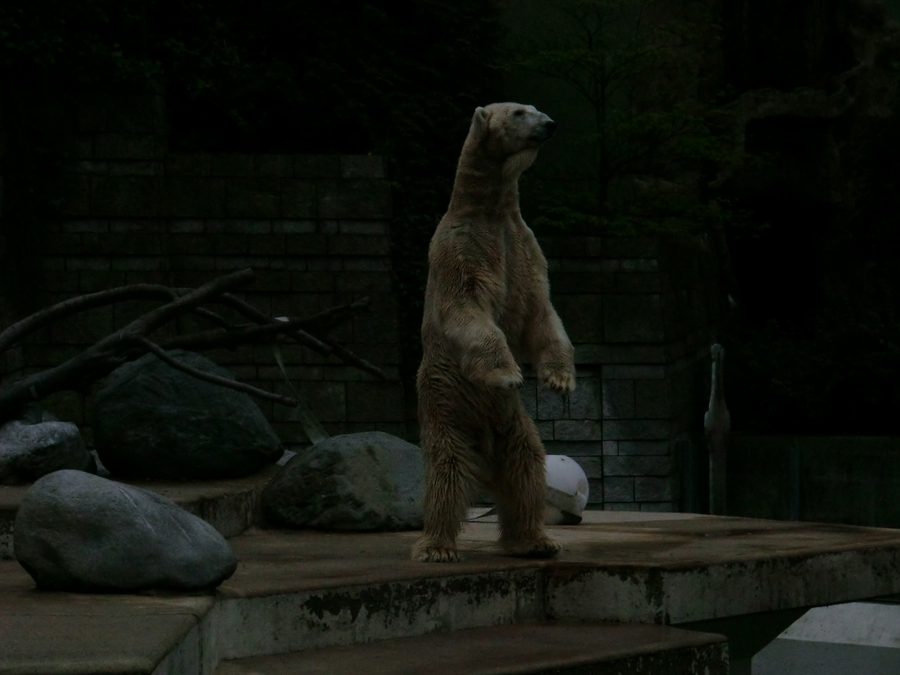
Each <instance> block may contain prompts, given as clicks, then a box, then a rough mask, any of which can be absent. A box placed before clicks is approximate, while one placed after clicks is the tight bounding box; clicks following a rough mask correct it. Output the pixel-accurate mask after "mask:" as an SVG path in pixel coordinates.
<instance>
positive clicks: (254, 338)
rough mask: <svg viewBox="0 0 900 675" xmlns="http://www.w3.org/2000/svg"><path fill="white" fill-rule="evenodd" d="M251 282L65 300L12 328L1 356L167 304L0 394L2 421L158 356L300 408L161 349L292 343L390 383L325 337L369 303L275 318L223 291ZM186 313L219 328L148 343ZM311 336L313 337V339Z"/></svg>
mask: <svg viewBox="0 0 900 675" xmlns="http://www.w3.org/2000/svg"><path fill="white" fill-rule="evenodd" d="M252 278H253V272H252V270H242V271H239V272H234V273H232V274H229V275H227V276H223V277H219V278H217V279H213V280H212V281H210V282H209V283H207V284H204V285H203V286H201V287H199V288H197V289H183V288H168V287H165V286H159V285H154V284H137V285H133V286H123V287H121V288H115V289H110V290H108V291H101V292H99V293H91V294H89V295H86V296H81V297H78V298H72V299H70V300H66V301H64V302H61V303H58V304H56V305H53V306H52V307H48V308H46V309H44V310H41V311H39V312H37V313H35V314H33V315H31V316H29V317H26V318H25V319H23V320H22V321H19V322H17V323H16V324H14V325H12V326H10V327H9V328H7V329H6V330H5V331H3V332H2V333H0V352H2V351H3V350H5V349H8V348H9V347H11V346H12V345H14V344H15V343H16V342H18V341H19V340H21V339H22V338H23V337H25V336H26V335H28V334H30V333H33V332H34V331H36V330H38V329H39V328H42V327H44V326H47V325H49V324H51V323H53V322H54V321H57V320H60V319H63V318H67V317H69V316H72V315H74V314H77V313H78V312H81V311H85V310H88V309H95V308H97V307H102V306H104V305H108V304H112V303H115V302H119V301H123V300H132V299H143V298H162V299H165V300H168V301H169V302H167V303H166V304H164V305H162V306H161V307H157V308H155V309H153V310H151V311H149V312H147V313H145V314H144V315H142V316H141V317H139V318H137V319H135V320H134V321H132V322H131V323H129V324H128V325H127V326H125V327H123V328H121V329H119V330H116V331H115V332H114V333H112V334H110V335H108V336H106V337H105V338H103V339H101V340H99V341H98V342H97V343H95V344H94V345H92V346H90V347H88V348H87V349H85V350H84V351H83V352H81V353H80V354H78V355H77V356H74V357H72V358H71V359H69V360H68V361H65V362H64V363H62V364H59V365H58V366H55V367H53V368H49V369H47V370H44V371H41V372H38V373H34V374H32V375H29V376H28V377H25V378H23V379H22V380H19V381H17V382H13V383H11V384H9V385H7V386H5V387H3V388H0V420H2V419H4V418H8V417H10V416H12V415H14V414H16V413H17V412H18V411H19V410H20V409H21V408H22V407H23V406H24V405H25V404H26V403H28V402H29V401H32V400H38V399H41V398H43V397H44V396H47V395H49V394H52V393H55V392H57V391H62V390H66V389H76V390H77V389H84V388H85V387H86V386H87V385H90V384H91V383H92V382H94V381H95V380H97V379H99V378H101V377H104V376H106V375H107V374H109V373H110V372H112V371H113V370H115V369H116V368H117V367H119V366H120V365H122V364H123V363H127V362H128V361H133V360H134V359H137V358H139V357H141V356H143V355H144V354H146V353H148V352H150V353H154V354H156V355H157V356H158V357H159V358H160V359H162V360H163V361H166V362H167V363H169V364H170V365H172V367H175V368H179V369H181V370H184V371H185V372H188V373H190V374H191V375H193V376H195V377H198V378H200V379H206V380H207V381H211V382H213V381H215V383H216V384H220V385H222V386H226V387H231V388H237V389H238V390H239V391H244V392H246V393H248V394H252V395H254V396H260V397H262V398H266V399H268V400H272V401H276V402H278V403H282V404H285V405H290V406H297V404H298V402H297V401H296V400H295V399H293V398H289V397H286V396H281V395H278V394H273V393H271V392H267V391H264V390H261V389H257V388H256V387H252V386H250V385H245V384H243V383H238V382H235V381H233V380H230V379H227V378H224V379H223V378H218V377H217V376H212V375H210V374H209V373H202V371H197V372H193V371H194V370H196V369H192V368H191V367H190V366H186V365H185V364H182V363H178V362H177V361H176V360H174V359H172V357H171V356H169V355H168V354H167V353H166V350H168V349H174V348H184V349H192V350H195V351H201V350H204V349H211V348H214V347H233V346H236V345H240V344H247V343H256V342H270V343H274V342H275V341H277V340H279V339H291V340H294V341H295V342H298V343H300V344H303V345H305V346H308V347H310V348H311V349H314V350H316V351H317V352H319V353H321V354H324V355H329V356H330V355H334V356H336V357H337V358H338V359H339V360H341V361H342V362H344V363H346V364H348V365H351V366H354V367H357V368H360V369H361V370H365V371H366V372H369V373H372V374H374V375H377V376H378V377H382V378H386V377H387V376H386V375H385V373H384V372H383V371H382V370H381V369H380V368H378V367H377V366H375V365H374V364H371V363H369V362H368V361H366V360H365V359H361V358H360V357H358V356H356V355H355V354H353V353H352V352H350V351H349V350H347V349H346V348H344V347H343V346H341V345H339V344H338V343H336V342H334V341H333V340H330V339H329V338H327V337H325V336H324V335H323V334H324V333H325V332H327V331H328V330H330V329H331V328H333V327H334V326H336V325H338V324H340V323H341V322H342V321H346V320H347V319H349V318H350V317H352V316H355V315H357V314H359V313H360V312H362V311H363V310H365V309H367V307H368V299H367V298H364V299H362V300H358V301H356V302H353V303H350V304H347V305H342V306H339V307H333V308H330V309H327V310H325V311H323V312H319V313H317V314H314V315H312V316H309V317H303V318H290V319H288V320H282V319H281V318H279V319H276V318H273V317H270V316H268V315H266V314H265V313H263V312H261V311H259V310H258V309H256V308H255V307H253V306H252V305H251V304H249V303H247V302H246V301H244V300H241V299H239V298H237V297H235V296H234V295H232V294H231V293H229V292H228V291H230V290H231V289H233V288H235V287H237V286H239V285H242V284H245V283H247V282H248V281H250V280H251V279H252ZM204 303H216V304H220V305H223V306H225V307H228V308H230V309H231V310H233V311H235V312H237V313H238V314H240V315H242V316H243V317H245V318H249V319H250V320H251V321H254V322H256V323H254V324H241V325H231V324H230V323H229V322H228V320H227V319H226V318H225V317H223V316H221V315H219V314H217V313H214V312H212V311H210V310H209V309H206V308H205V307H202V306H201V305H203V304H204ZM187 313H194V314H198V315H200V316H203V317H205V318H206V319H208V320H210V321H212V322H214V323H215V324H217V325H218V328H215V329H211V330H204V331H196V332H193V333H186V334H182V335H177V336H174V337H169V338H167V339H165V340H163V341H154V340H152V339H150V335H151V334H152V333H153V332H154V331H155V330H157V329H159V328H161V327H162V326H164V325H166V324H167V323H169V322H171V321H173V320H175V319H177V318H178V317H180V316H183V315H185V314H187ZM313 333H318V335H316V334H313Z"/></svg>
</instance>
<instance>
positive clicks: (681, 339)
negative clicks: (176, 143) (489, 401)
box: [0, 92, 716, 510]
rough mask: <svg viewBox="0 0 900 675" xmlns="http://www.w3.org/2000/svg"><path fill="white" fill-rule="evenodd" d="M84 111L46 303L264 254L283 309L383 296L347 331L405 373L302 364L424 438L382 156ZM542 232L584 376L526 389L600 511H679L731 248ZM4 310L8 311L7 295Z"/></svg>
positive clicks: (117, 317) (112, 102) (263, 303)
mask: <svg viewBox="0 0 900 675" xmlns="http://www.w3.org/2000/svg"><path fill="white" fill-rule="evenodd" d="M72 118H73V119H74V120H75V122H74V124H75V130H74V131H73V133H72V139H71V143H70V147H69V148H68V151H69V156H70V158H71V161H70V162H69V163H68V164H67V166H66V168H65V171H64V172H63V173H62V175H61V176H59V178H58V181H57V184H55V186H54V189H53V192H54V195H55V198H54V200H53V201H54V203H55V205H56V208H57V215H56V216H55V217H54V218H53V219H52V220H51V221H50V222H49V224H48V225H47V230H48V231H47V233H46V237H45V242H46V244H45V247H46V250H45V251H44V255H43V278H44V285H45V286H46V291H47V293H46V302H48V303H51V302H56V301H59V300H62V299H65V298H67V297H71V296H73V295H76V294H81V293H88V292H92V291H97V290H102V289H106V288H110V287H113V286H118V285H123V284H129V283H138V282H155V283H164V284H169V285H174V286H197V285H200V284H202V283H204V282H206V281H208V280H210V279H212V278H213V277H215V276H218V275H221V274H224V273H227V272H229V271H233V270H236V269H242V268H246V267H251V268H253V269H254V270H255V271H256V273H257V277H256V281H255V283H254V284H253V286H251V287H249V288H248V289H247V290H246V292H245V293H243V295H244V296H245V297H246V298H247V299H248V300H250V301H252V302H253V303H254V304H256V305H257V306H258V307H259V308H260V309H262V310H263V311H266V312H269V313H271V314H273V315H276V316H278V315H286V314H290V315H304V314H307V313H312V312H316V311H318V310H320V309H324V308H326V307H329V306H333V305H336V304H341V303H344V302H349V301H352V300H355V299H356V298H358V297H360V296H362V295H368V296H370V297H371V298H372V312H371V313H369V314H365V315H362V316H360V317H357V318H355V319H354V320H353V321H352V322H350V323H349V324H348V325H346V326H345V327H343V328H341V329H340V330H339V331H337V332H336V333H334V337H337V338H338V339H340V340H341V341H343V342H344V343H346V344H347V346H348V347H349V348H350V349H352V350H353V351H354V352H356V353H357V354H359V355H360V356H362V357H364V358H367V359H369V360H370V361H372V362H374V363H375V364H377V365H379V366H380V367H382V368H383V369H384V370H385V371H386V372H387V373H388V375H389V378H390V379H389V380H388V381H386V382H385V381H377V380H376V379H375V378H373V377H371V376H369V375H367V374H364V373H361V372H360V371H358V370H355V369H352V368H349V367H347V366H344V365H342V364H340V363H338V362H336V361H334V360H325V359H322V358H321V357H320V356H319V355H318V354H316V353H314V352H311V351H310V350H308V349H306V348H302V347H298V346H287V347H284V348H283V350H282V351H283V354H284V357H285V361H286V364H287V369H288V373H289V375H290V377H291V379H292V380H293V381H294V382H295V384H297V385H298V386H299V388H300V390H301V392H302V393H303V394H304V395H305V396H306V399H307V402H308V403H309V405H310V407H311V408H312V409H313V411H314V412H315V414H316V415H317V416H318V418H319V419H320V420H321V421H322V422H323V424H324V426H325V427H326V429H328V431H329V432H331V433H343V432H350V431H360V430H369V429H381V430H385V431H388V432H391V433H396V434H398V435H401V436H406V437H412V438H414V437H415V424H414V421H410V420H408V419H407V417H408V414H407V411H413V414H414V410H415V408H414V405H409V404H410V403H412V402H413V401H414V394H413V392H412V391H409V392H404V387H403V383H402V382H401V380H400V376H399V361H400V354H399V328H398V307H397V296H396V293H395V292H394V289H393V287H392V275H391V268H390V240H389V235H388V226H389V219H390V215H391V203H390V190H389V186H388V182H387V180H386V179H385V175H384V166H383V163H382V161H381V159H380V158H378V157H371V156H341V157H339V156H305V155H301V156H292V155H246V154H219V155H211V154H196V155H185V154H173V153H169V152H167V149H166V136H165V125H164V111H163V106H162V102H161V99H160V97H159V95H158V94H157V93H154V92H150V93H149V94H143V95H135V96H133V97H126V98H122V97H111V98H99V97H88V98H83V99H82V100H80V101H79V103H78V105H77V112H76V113H73V115H72ZM541 244H542V246H543V247H544V251H545V253H546V255H547V257H548V260H549V263H550V280H551V285H552V295H553V301H554V303H555V305H556V307H557V309H558V311H559V313H560V315H561V316H562V318H563V321H564V323H565V325H566V328H567V330H568V332H569V335H570V336H571V338H572V341H573V342H574V343H575V346H576V362H577V367H578V375H579V385H578V389H577V390H576V392H575V393H574V394H573V395H572V396H571V397H569V399H568V400H561V399H559V398H558V397H556V396H554V395H552V394H550V393H548V392H545V391H542V390H539V389H538V388H537V387H536V383H535V380H534V377H533V376H530V377H528V378H527V380H526V384H525V387H524V389H523V394H522V395H523V400H524V403H525V406H526V408H527V410H528V411H529V412H530V413H531V414H532V415H533V416H534V417H535V419H536V420H537V424H538V427H539V429H540V432H541V436H542V438H543V439H544V441H545V443H546V446H547V450H548V452H550V453H560V454H567V455H570V456H572V457H574V458H576V459H577V460H578V461H579V462H580V463H581V464H582V466H583V467H584V468H585V470H586V472H587V473H588V475H589V478H590V482H591V504H592V505H593V506H595V507H600V506H603V507H605V508H608V509H623V510H672V509H674V508H677V507H678V506H679V501H680V499H681V495H680V493H679V486H680V483H681V481H680V476H679V473H680V471H681V467H680V462H679V457H678V453H677V452H676V450H675V448H676V446H678V445H679V444H681V443H682V441H683V440H684V439H686V438H687V437H689V436H690V435H691V434H692V433H694V432H696V431H697V430H699V428H700V425H701V422H702V416H703V411H704V410H705V396H706V394H707V393H708V373H709V343H710V338H711V335H712V331H711V327H712V326H713V325H714V323H715V317H714V316H712V310H711V308H714V307H715V306H716V303H715V301H714V296H713V294H714V293H715V289H716V282H715V278H716V277H715V273H714V267H713V257H712V255H711V254H710V252H709V250H708V249H707V247H706V245H705V243H704V241H703V240H702V239H694V240H689V239H676V238H666V237H659V238H628V239H610V238H605V239H600V238H597V237H545V238H542V239H541ZM149 306H150V305H148V303H141V302H135V303H128V304H124V305H120V306H117V307H116V308H114V309H113V308H104V309H99V310H95V311H93V312H90V313H88V314H86V315H83V316H82V317H81V318H79V319H78V320H72V321H68V322H65V323H61V324H59V325H57V326H54V327H53V328H52V329H50V330H48V331H46V332H44V333H43V334H41V335H40V336H38V338H37V339H36V340H33V341H31V342H30V343H28V344H26V345H25V346H24V350H20V351H18V352H13V353H10V354H8V355H5V356H4V357H2V360H0V368H2V369H3V370H2V371H0V372H5V373H6V374H7V376H10V375H11V374H15V373H21V372H22V364H23V363H24V364H26V365H27V370H34V369H36V368H40V367H47V366H51V365H56V364H58V363H59V362H61V361H62V360H64V359H66V358H68V357H70V356H72V355H74V354H76V353H78V352H79V351H80V350H82V349H83V348H84V347H85V346H86V345H87V344H89V343H91V342H92V341H94V340H96V339H97V338H99V337H102V336H103V335H105V334H107V333H109V332H110V331H112V330H113V329H114V327H118V326H121V325H123V324H124V323H125V322H127V321H129V320H131V319H133V318H135V317H136V316H138V315H139V314H140V313H141V312H143V311H145V310H146V309H147V308H148V307H149ZM0 311H5V312H6V316H2V315H0V321H2V322H3V323H2V325H7V324H8V322H9V320H10V318H9V312H8V308H7V307H6V305H4V304H3V302H2V298H0ZM211 355H212V356H213V358H214V359H215V360H216V361H218V362H220V363H223V364H225V365H227V366H228V367H230V368H231V369H232V370H233V371H234V373H235V374H236V375H237V376H238V378H240V379H241V380H244V381H246V382H249V383H251V384H254V385H256V386H260V387H263V388H268V389H273V390H275V391H279V392H281V393H289V390H288V386H287V384H286V383H285V382H284V380H283V376H282V374H281V372H280V370H279V369H278V368H277V366H276V365H275V361H274V358H273V356H272V353H271V349H270V348H268V347H261V346H257V347H245V348H240V349H238V350H235V351H218V352H215V353H212V354H211ZM405 393H406V394H408V396H407V401H406V403H407V405H406V406H404V394H405ZM47 403H48V406H49V407H50V408H51V410H52V411H53V412H55V413H56V414H57V415H58V416H60V417H61V418H63V419H68V420H72V421H75V422H78V423H80V424H82V425H85V424H86V423H88V422H89V418H88V415H87V411H86V410H85V401H84V399H83V397H82V396H81V395H79V394H75V393H65V394H61V395H58V396H54V397H52V398H51V399H49V400H48V401H47ZM260 405H261V407H262V408H263V410H264V412H266V414H267V415H268V417H269V419H270V420H272V421H273V424H274V426H275V428H276V430H277V431H278V433H279V434H280V436H281V437H282V439H283V440H284V441H285V443H286V444H288V445H294V444H300V443H303V442H305V440H306V439H305V435H304V434H303V431H302V429H301V426H300V424H299V423H298V422H296V421H294V420H292V419H291V418H290V411H289V410H288V409H286V408H283V407H276V406H274V405H273V404H271V403H266V402H262V403H260Z"/></svg>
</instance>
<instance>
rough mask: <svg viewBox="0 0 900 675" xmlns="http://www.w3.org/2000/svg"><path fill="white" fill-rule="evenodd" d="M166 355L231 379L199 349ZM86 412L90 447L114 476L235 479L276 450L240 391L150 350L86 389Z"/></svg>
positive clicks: (272, 457)
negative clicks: (196, 374) (183, 369)
mask: <svg viewBox="0 0 900 675" xmlns="http://www.w3.org/2000/svg"><path fill="white" fill-rule="evenodd" d="M170 353H171V355H172V356H173V357H174V358H176V359H178V360H179V361H181V362H182V363H185V364H187V365H189V366H193V367H194V368H198V369H200V370H203V371H206V372H208V373H212V374H214V375H219V376H221V377H227V378H230V379H234V376H233V375H232V374H231V373H229V372H228V371H227V370H225V369H224V368H221V367H220V366H217V365H216V364H215V363H213V362H212V361H210V360H209V359H207V358H205V357H203V356H200V355H199V354H194V353H192V352H186V351H182V350H172V352H170ZM92 413H93V431H94V442H95V444H96V446H97V453H98V454H99V456H100V459H101V460H102V462H103V464H104V465H105V466H106V468H107V469H109V471H110V472H111V473H112V475H114V476H129V477H136V478H169V479H176V480H179V479H180V480H187V479H200V480H204V479H213V478H239V477H242V476H247V475H250V474H252V473H255V472H257V471H259V470H260V469H261V468H262V467H263V466H265V465H266V464H269V463H271V462H274V461H275V460H277V459H278V458H279V457H280V456H281V454H282V448H281V442H280V441H279V439H278V436H276V435H275V432H274V431H273V430H272V427H271V425H270V424H269V423H268V421H267V420H266V418H265V417H264V416H263V414H262V411H260V409H259V407H258V406H257V405H256V403H254V402H253V401H252V400H251V399H250V397H249V396H248V395H247V394H243V393H241V392H237V391H234V390H233V389H226V388H225V387H220V386H217V385H215V384H211V383H209V382H204V381H202V380H198V379H197V378H195V377H191V376H190V375H188V374H187V373H183V372H181V371H179V370H175V369H174V368H172V367H171V366H169V365H167V364H165V363H163V362H162V361H160V360H159V359H158V358H156V356H154V355H153V354H147V355H145V356H143V357H141V358H140V359H138V360H137V361H132V362H131V363H126V364H125V365H123V366H120V367H119V368H118V369H116V370H115V371H114V372H113V373H112V374H111V375H110V376H109V377H108V378H107V379H106V380H105V381H104V383H103V386H102V388H101V389H100V390H99V391H98V392H97V393H96V394H95V395H94V397H93V399H92Z"/></svg>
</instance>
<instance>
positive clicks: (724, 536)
mask: <svg viewBox="0 0 900 675" xmlns="http://www.w3.org/2000/svg"><path fill="white" fill-rule="evenodd" d="M551 532H552V536H554V537H555V538H556V539H557V540H558V541H559V542H560V543H561V544H562V546H563V553H562V555H561V557H560V559H559V560H554V561H533V560H521V559H515V558H509V557H505V556H503V555H501V553H500V550H499V548H498V546H497V543H496V537H497V531H496V524H492V523H483V522H478V523H470V524H468V525H467V526H466V529H465V531H464V533H463V535H462V537H461V539H460V549H461V552H462V553H463V555H464V557H465V560H464V561H463V562H461V563H458V564H446V565H440V564H423V563H417V562H413V561H411V560H409V551H410V547H411V546H412V544H413V542H414V541H415V539H416V537H417V536H418V533H416V532H397V533H329V532H315V531H284V530H259V529H255V528H251V529H249V530H248V531H246V532H244V533H243V534H241V535H238V536H236V537H234V538H233V539H232V540H231V545H232V548H233V549H234V551H235V553H236V554H237V557H238V560H239V561H240V562H239V565H238V569H237V571H236V572H235V574H234V575H233V576H232V577H231V578H230V579H228V580H227V581H225V582H224V583H223V584H222V585H221V586H220V587H219V588H218V589H217V591H216V593H215V595H207V596H195V597H184V596H176V595H162V594H160V595H153V596H125V595H86V594H85V595H82V594H77V595H76V594H67V593H51V592H36V591H34V590H33V588H34V584H33V582H32V580H31V578H30V577H28V575H27V574H26V573H25V571H24V570H23V569H22V568H21V567H20V566H19V565H18V563H16V562H14V561H0V675H13V674H14V673H15V674H16V675H36V674H37V673H41V675H57V674H59V675H87V674H89V673H122V675H125V673H128V674H130V675H134V674H136V673H145V674H148V675H150V674H152V675H212V673H213V672H214V671H215V669H216V667H217V666H218V664H219V663H220V662H222V661H224V660H230V659H244V658H253V657H257V656H271V655H276V654H285V653H290V652H299V651H303V650H309V649H314V648H315V649H318V648H332V647H339V646H349V645H360V644H363V643H366V644H367V643H373V642H377V641H380V640H387V639H396V638H404V637H416V636H421V635H428V634H437V633H447V632H449V631H461V630H467V629H473V628H480V627H488V626H499V625H507V624H521V623H534V622H539V621H544V620H546V619H556V620H568V619H573V620H587V621H590V622H597V621H599V620H601V619H598V618H597V617H603V619H602V620H610V621H623V622H628V623H648V624H668V623H680V622H684V621H689V620H694V621H703V620H712V619H719V618H722V617H729V616H742V615H745V614H747V613H749V612H756V611H782V610H789V609H792V608H798V607H799V608H806V607H808V606H810V605H824V604H831V603H835V602H842V601H851V600H860V599H863V598H866V597H874V596H882V595H889V594H896V593H898V592H900V574H898V571H900V531H896V530H883V529H875V528H856V527H843V526H823V525H814V524H806V523H785V522H775V521H754V520H746V519H738V518H720V517H712V516H697V515H691V514H640V513H616V512H602V511H595V512H587V513H586V518H585V522H584V523H582V524H581V525H577V526H570V527H554V528H551ZM705 630H709V629H705ZM126 633H127V634H128V635H129V636H130V637H120V636H125V635H126ZM673 635H676V634H673ZM67 636H75V637H74V638H70V637H67ZM613 644H618V641H613ZM623 644H624V643H623ZM676 651H677V650H676ZM635 655H636V654H635ZM69 656H71V657H72V658H71V659H69ZM695 656H696V654H695ZM592 658H593V657H592ZM647 658H649V657H647ZM679 658H681V657H679ZM691 658H694V657H691ZM697 658H699V656H698V657H697ZM704 658H706V657H704ZM710 658H712V656H710ZM612 662H613V661H611V662H610V663H612ZM635 663H637V662H635ZM644 663H654V664H655V663H656V662H655V661H646V660H645V661H644ZM710 663H715V661H710ZM579 667H580V666H579ZM629 667H630V666H629ZM647 667H648V668H649V666H647ZM573 668H574V666H573ZM276 672H277V671H276ZM313 672H315V671H313ZM473 672H475V671H473ZM521 672H529V671H521ZM534 672H540V671H534ZM563 672H567V671H563ZM571 672H572V673H577V672H582V671H578V670H572V671H571ZM596 672H604V671H602V670H599V671H596ZM610 672H615V671H610ZM624 672H629V671H627V670H626V671H624ZM662 672H692V671H690V670H682V671H678V670H673V671H666V670H663V671H662Z"/></svg>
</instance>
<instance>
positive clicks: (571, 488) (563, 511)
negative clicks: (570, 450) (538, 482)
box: [544, 455, 590, 525]
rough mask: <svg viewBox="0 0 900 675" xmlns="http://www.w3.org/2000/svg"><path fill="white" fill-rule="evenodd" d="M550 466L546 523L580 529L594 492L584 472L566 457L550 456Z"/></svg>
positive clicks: (545, 509) (548, 469) (547, 463)
mask: <svg viewBox="0 0 900 675" xmlns="http://www.w3.org/2000/svg"><path fill="white" fill-rule="evenodd" d="M546 465H547V503H546V506H545V508H544V522H545V523H546V524H547V525H577V524H578V523H580V522H581V514H582V512H583V511H584V507H585V506H587V500H588V494H589V492H590V488H589V486H588V479H587V475H586V474H585V473H584V469H582V468H581V466H579V464H578V462H576V461H575V460H574V459H572V458H571V457H566V456H565V455H547V459H546Z"/></svg>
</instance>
